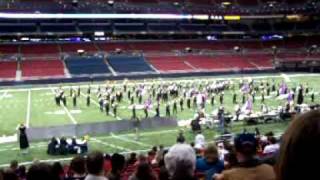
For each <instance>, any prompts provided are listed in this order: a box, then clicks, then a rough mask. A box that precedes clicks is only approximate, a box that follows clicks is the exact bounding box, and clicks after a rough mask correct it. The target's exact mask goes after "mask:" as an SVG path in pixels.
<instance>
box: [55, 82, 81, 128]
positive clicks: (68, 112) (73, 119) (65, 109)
mask: <svg viewBox="0 0 320 180" xmlns="http://www.w3.org/2000/svg"><path fill="white" fill-rule="evenodd" d="M51 91H52V93H53V94H54V90H53V88H51ZM61 106H62V107H63V109H64V111H65V112H66V113H67V115H68V117H69V119H70V120H71V122H72V123H73V124H78V122H77V121H76V120H75V118H74V117H73V116H72V114H71V113H70V111H69V110H68V108H67V107H66V106H65V105H64V104H62V105H61Z"/></svg>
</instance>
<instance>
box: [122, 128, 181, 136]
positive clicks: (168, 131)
mask: <svg viewBox="0 0 320 180" xmlns="http://www.w3.org/2000/svg"><path fill="white" fill-rule="evenodd" d="M178 131H179V130H177V129H172V130H163V131H155V132H143V133H140V136H146V135H157V134H164V133H171V132H178ZM126 135H127V136H136V134H135V133H130V134H126Z"/></svg>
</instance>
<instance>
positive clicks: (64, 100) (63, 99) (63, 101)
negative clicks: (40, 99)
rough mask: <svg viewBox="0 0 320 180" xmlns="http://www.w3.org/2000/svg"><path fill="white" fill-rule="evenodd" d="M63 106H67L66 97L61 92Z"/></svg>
mask: <svg viewBox="0 0 320 180" xmlns="http://www.w3.org/2000/svg"><path fill="white" fill-rule="evenodd" d="M61 100H62V104H63V106H67V97H66V96H65V95H64V94H63V95H62V97H61Z"/></svg>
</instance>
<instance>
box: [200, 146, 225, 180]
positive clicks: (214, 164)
mask: <svg viewBox="0 0 320 180" xmlns="http://www.w3.org/2000/svg"><path fill="white" fill-rule="evenodd" d="M196 170H197V171H198V172H201V173H205V176H206V179H207V180H211V179H212V176H213V175H215V174H216V173H221V172H222V170H223V162H222V161H221V160H219V155H218V150H217V148H216V146H215V145H214V144H213V143H210V144H208V145H207V147H206V148H205V151H204V157H202V158H198V159H197V162H196Z"/></svg>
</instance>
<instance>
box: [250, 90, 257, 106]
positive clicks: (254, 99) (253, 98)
mask: <svg viewBox="0 0 320 180" xmlns="http://www.w3.org/2000/svg"><path fill="white" fill-rule="evenodd" d="M251 96H252V103H255V102H256V92H255V91H253V92H252V94H251Z"/></svg>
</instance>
